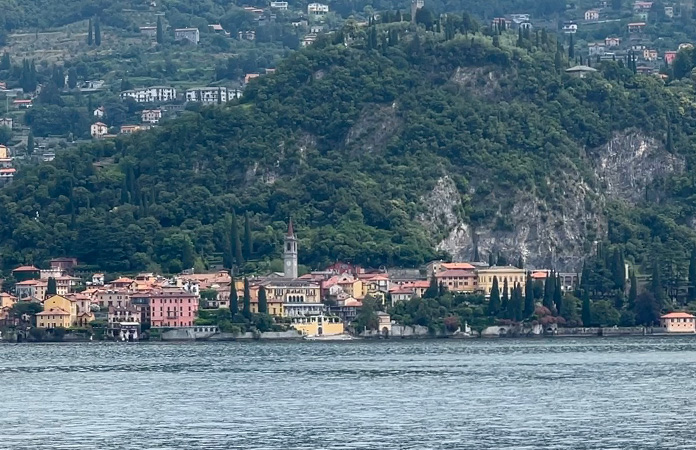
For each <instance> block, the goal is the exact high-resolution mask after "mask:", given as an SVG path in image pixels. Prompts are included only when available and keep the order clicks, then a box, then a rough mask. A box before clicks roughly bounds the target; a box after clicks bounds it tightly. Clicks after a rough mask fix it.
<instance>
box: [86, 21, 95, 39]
mask: <svg viewBox="0 0 696 450" xmlns="http://www.w3.org/2000/svg"><path fill="white" fill-rule="evenodd" d="M88 27H89V28H88V29H87V45H92V43H93V42H94V37H93V36H94V35H93V32H92V19H89V25H88Z"/></svg>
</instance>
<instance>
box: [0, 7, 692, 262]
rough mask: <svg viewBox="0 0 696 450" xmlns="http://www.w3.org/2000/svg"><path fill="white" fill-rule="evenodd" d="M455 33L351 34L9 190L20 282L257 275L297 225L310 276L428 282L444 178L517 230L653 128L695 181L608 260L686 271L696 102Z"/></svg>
mask: <svg viewBox="0 0 696 450" xmlns="http://www.w3.org/2000/svg"><path fill="white" fill-rule="evenodd" d="M448 17H449V19H448V23H446V24H443V27H442V28H443V30H440V31H439V32H438V30H435V31H433V32H423V31H420V32H418V33H414V32H413V30H412V29H409V28H408V26H407V24H405V23H390V24H378V25H374V26H372V27H370V28H368V29H360V28H357V27H355V26H352V25H350V24H349V25H347V26H346V27H345V29H344V30H343V31H341V32H340V33H336V35H334V36H333V37H331V38H325V39H322V40H320V41H318V42H317V43H316V44H315V45H313V46H312V47H311V48H308V49H305V50H303V51H300V52H297V53H295V54H293V55H292V56H290V57H289V58H288V59H287V60H285V61H284V62H283V63H282V64H281V65H280V66H279V67H278V70H277V72H276V73H275V74H274V75H272V76H266V77H263V78H261V79H259V80H258V81H255V82H253V83H252V84H251V85H250V86H249V87H248V88H247V92H246V94H245V97H244V99H243V100H242V101H241V103H231V104H228V105H221V106H216V107H210V108H203V109H201V110H200V111H189V112H187V113H186V114H185V115H184V116H183V117H181V118H180V119H177V120H174V121H171V122H168V123H166V124H164V125H163V126H161V127H159V128H157V129H156V130H153V131H151V132H147V133H139V134H136V135H134V136H132V137H128V138H124V139H118V140H116V141H109V142H99V143H95V144H91V145H88V146H84V147H82V148H80V149H79V150H76V151H70V152H68V153H66V154H64V155H61V156H60V157H58V158H57V159H56V160H55V161H54V162H52V163H47V164H42V165H40V166H39V167H37V168H35V169H29V168H28V169H27V170H23V171H22V172H21V173H20V174H19V175H18V177H17V179H16V182H15V183H14V184H13V185H11V186H9V187H7V188H5V189H3V190H2V191H0V216H1V217H3V220H2V222H0V242H2V243H1V244H0V245H1V246H2V247H1V249H2V258H3V266H4V267H5V268H9V267H12V266H14V265H16V264H19V263H23V262H34V263H37V264H40V263H42V262H43V261H45V260H46V259H47V258H49V257H51V256H57V255H71V256H75V257H77V258H78V259H80V261H82V262H83V263H85V264H89V265H95V266H99V267H101V268H103V269H105V270H110V271H135V270H141V269H145V268H148V267H149V268H153V267H155V268H161V269H162V270H164V271H176V270H179V269H181V268H184V267H190V266H192V265H196V266H198V267H200V266H204V265H205V264H206V262H207V261H209V260H211V259H212V258H213V257H221V258H222V260H223V261H225V263H226V265H229V264H231V263H232V262H233V261H236V263H237V265H239V266H244V263H245V262H246V261H247V260H252V261H259V260H264V259H269V258H270V259H273V258H276V257H277V256H278V255H279V253H280V243H281V242H282V235H283V233H284V231H285V227H286V224H287V220H288V217H290V216H292V217H293V219H294V221H295V222H296V224H297V229H298V230H299V234H300V239H301V249H302V251H301V252H300V262H301V263H303V264H305V265H307V266H310V267H319V266H321V265H322V264H326V263H328V262H331V261H334V260H337V259H342V260H348V261H353V262H356V263H361V264H365V265H370V266H379V265H405V266H414V265H418V264H421V263H423V262H424V261H426V260H428V259H430V258H433V257H435V256H442V255H438V254H437V253H436V252H435V251H434V246H435V244H436V242H437V240H438V239H440V238H441V237H442V236H438V235H434V234H433V233H432V232H428V231H426V230H425V229H424V227H423V226H422V225H421V223H420V222H419V221H418V220H416V218H417V217H418V216H419V215H420V214H422V213H424V211H426V208H425V205H424V204H423V201H422V195H423V194H425V193H427V192H428V191H429V190H430V189H432V187H433V186H434V185H435V183H436V181H437V180H438V178H440V177H441V176H443V175H445V174H446V175H449V176H450V177H451V178H453V179H454V180H455V182H456V184H457V187H458V190H459V192H461V193H463V194H462V199H461V200H462V207H461V211H458V214H459V215H460V219H461V220H462V221H463V222H465V223H472V224H491V223H493V222H496V223H498V222H501V221H502V226H504V223H505V219H506V217H505V214H504V213H502V215H501V211H509V210H510V208H509V205H508V204H507V202H509V201H511V199H512V197H513V195H514V194H515V193H516V192H520V191H525V192H532V193H534V195H536V196H538V197H540V198H545V199H547V200H548V201H549V202H551V203H553V202H562V201H567V199H565V198H563V197H562V196H559V193H557V192H555V191H554V180H559V179H562V178H563V177H564V176H565V175H564V174H565V173H566V171H568V170H578V171H580V172H581V173H582V174H584V176H585V178H586V180H587V182H588V183H593V181H592V180H593V174H592V170H591V167H592V158H593V155H592V152H588V151H586V150H585V149H587V148H590V149H591V148H595V147H597V146H599V145H602V144H604V143H606V142H607V141H608V140H609V139H610V138H611V136H612V133H613V132H615V131H617V130H625V129H629V128H635V127H639V128H640V130H641V131H642V132H643V133H645V134H647V135H649V136H654V137H655V138H657V139H658V140H659V141H663V142H664V146H665V147H666V149H667V151H671V152H674V153H677V154H679V155H680V156H681V157H683V158H684V160H685V164H686V172H685V173H684V174H680V175H673V176H672V177H670V178H669V179H665V180H657V181H656V183H657V184H659V186H655V189H654V192H656V193H658V192H659V193H660V195H657V194H654V195H646V196H645V198H644V199H643V200H642V201H640V202H638V204H637V205H634V206H628V205H626V204H621V203H616V204H615V203H611V202H609V203H608V205H607V211H606V212H608V213H609V214H608V218H609V219H608V220H609V234H608V236H606V239H607V241H608V242H607V245H610V246H612V248H613V247H617V248H620V249H621V251H622V254H624V255H625V258H626V259H627V260H629V261H632V262H635V263H636V264H637V265H639V266H643V267H644V268H645V271H649V270H650V268H651V267H652V265H653V262H654V261H660V263H661V264H664V265H665V269H664V270H667V266H668V265H669V267H670V270H671V271H672V273H674V272H680V273H685V272H686V266H687V264H688V255H689V252H690V246H691V245H692V244H693V243H694V242H695V241H696V240H695V238H694V232H693V229H692V227H691V220H692V219H693V217H694V211H693V208H694V207H693V202H692V201H691V198H692V196H693V195H694V189H695V188H696V186H694V183H695V181H694V177H693V176H692V175H691V173H693V172H692V169H691V168H692V166H693V163H694V160H693V158H694V156H696V152H694V148H695V147H694V142H693V137H692V134H693V133H692V129H693V127H694V126H696V121H695V120H694V118H695V117H694V109H693V105H692V104H691V101H690V100H689V98H690V96H692V95H693V89H692V87H691V85H690V84H685V83H684V82H682V83H681V84H679V85H678V86H676V87H674V88H669V89H668V88H665V87H664V85H663V83H662V81H660V80H659V79H657V78H655V77H643V76H639V75H635V74H634V73H633V71H631V70H629V69H628V68H624V67H622V64H621V63H620V62H619V63H617V62H611V61H608V62H603V63H602V65H601V66H599V67H598V68H599V69H600V72H599V73H598V74H596V75H593V76H590V77H587V78H584V79H579V78H573V77H570V76H568V75H567V74H565V73H564V72H563V68H564V67H566V66H567V64H568V62H567V61H566V58H565V54H566V53H565V51H564V50H563V49H562V47H559V44H558V43H557V42H556V41H555V38H554V37H553V36H552V35H551V34H547V33H544V32H538V33H534V34H531V35H525V36H522V35H520V36H518V35H517V34H515V33H510V34H504V35H502V36H493V37H491V36H486V35H485V34H483V33H481V32H478V33H475V34H472V33H471V31H470V29H471V28H472V27H471V24H467V21H466V20H464V21H462V20H460V19H461V17H456V16H454V15H450V16H448ZM343 39H349V40H350V41H351V42H352V45H350V46H349V47H346V46H344V45H343V44H341V43H340V41H341V40H343ZM481 68H485V69H486V70H488V71H490V72H485V73H494V74H495V77H494V78H495V80H496V83H495V85H494V86H492V87H491V86H488V84H489V83H488V82H487V81H486V80H485V79H481V77H480V76H481V73H479V71H478V70H479V69H481ZM455 73H459V74H460V75H461V74H462V73H465V74H469V75H470V78H471V80H473V81H472V83H473V85H472V84H471V83H469V82H462V81H461V80H460V79H459V78H457V77H455V76H454V75H455ZM485 73H484V75H485ZM477 77H479V78H477ZM483 78H485V77H483ZM488 79H489V80H490V76H489V78H488ZM489 88H490V89H489ZM487 90H490V92H487ZM668 124H669V126H668ZM376 125H378V126H376ZM594 187H595V188H596V189H597V190H601V186H594ZM233 214H236V215H233ZM242 216H246V217H248V226H247V227H248V229H249V232H248V235H249V239H248V241H249V243H248V244H246V243H245V245H244V246H243V247H245V251H244V252H242V251H241V248H240V247H241V244H240V242H241V240H242V239H241V237H240V236H241V235H242V229H243V226H242V220H241V217H242ZM235 223H236V224H237V226H234V225H233V224H235ZM594 238H595V239H602V238H604V236H594ZM245 241H246V239H245ZM508 257H510V258H512V257H515V258H516V257H517V255H508ZM248 268H253V266H248Z"/></svg>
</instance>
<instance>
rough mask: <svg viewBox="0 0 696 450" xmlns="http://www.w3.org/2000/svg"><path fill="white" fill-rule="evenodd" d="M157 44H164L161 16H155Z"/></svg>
mask: <svg viewBox="0 0 696 450" xmlns="http://www.w3.org/2000/svg"><path fill="white" fill-rule="evenodd" d="M156 37H157V43H158V44H162V43H164V30H163V29H162V16H157V35H156Z"/></svg>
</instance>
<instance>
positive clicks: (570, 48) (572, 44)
mask: <svg viewBox="0 0 696 450" xmlns="http://www.w3.org/2000/svg"><path fill="white" fill-rule="evenodd" d="M573 58H575V41H574V38H573V34H570V42H569V43H568V59H573Z"/></svg>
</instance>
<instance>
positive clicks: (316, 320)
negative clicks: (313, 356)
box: [290, 314, 345, 336]
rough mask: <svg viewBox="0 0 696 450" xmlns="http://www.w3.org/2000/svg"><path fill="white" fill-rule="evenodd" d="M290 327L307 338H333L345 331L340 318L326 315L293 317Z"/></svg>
mask: <svg viewBox="0 0 696 450" xmlns="http://www.w3.org/2000/svg"><path fill="white" fill-rule="evenodd" d="M290 326H292V327H293V328H294V329H296V330H297V331H299V332H300V333H302V334H303V335H305V336H332V335H337V334H343V332H344V331H345V329H344V328H343V322H341V319H340V318H338V317H334V316H325V315H324V314H316V315H310V316H301V317H293V319H292V322H291V324H290Z"/></svg>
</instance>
